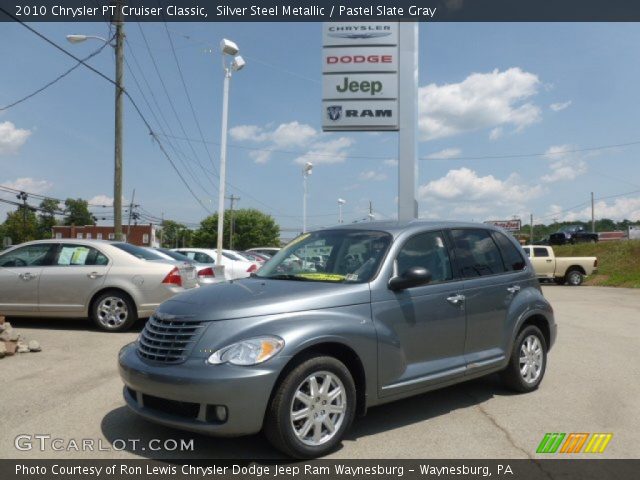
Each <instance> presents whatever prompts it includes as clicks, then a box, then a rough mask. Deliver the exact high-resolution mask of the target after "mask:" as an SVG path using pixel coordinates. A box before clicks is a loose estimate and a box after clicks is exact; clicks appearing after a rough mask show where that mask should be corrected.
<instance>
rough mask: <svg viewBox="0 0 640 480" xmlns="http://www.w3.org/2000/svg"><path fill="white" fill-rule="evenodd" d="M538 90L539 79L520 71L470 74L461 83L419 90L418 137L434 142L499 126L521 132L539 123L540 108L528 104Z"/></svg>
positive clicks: (430, 85)
mask: <svg viewBox="0 0 640 480" xmlns="http://www.w3.org/2000/svg"><path fill="white" fill-rule="evenodd" d="M539 87H540V80H539V78H538V76H537V75H535V74H533V73H529V72H525V71H523V70H522V69H520V68H510V69H508V70H505V71H503V72H501V71H499V70H497V69H496V70H493V71H492V72H490V73H473V74H471V75H469V76H468V77H467V78H466V79H464V80H463V81H462V82H460V83H450V84H445V85H436V84H434V83H432V84H429V85H426V86H424V87H420V89H419V91H418V102H419V108H420V113H419V120H418V123H419V128H420V132H421V138H422V140H425V141H426V140H433V139H436V138H443V137H449V136H453V135H457V134H460V133H464V132H470V131H474V130H480V129H484V128H494V129H495V128H496V127H499V126H512V127H514V128H515V130H516V131H520V130H522V129H523V128H525V127H527V126H529V125H531V124H533V123H535V122H538V121H539V120H540V117H541V112H540V108H539V107H537V106H536V105H534V104H532V103H530V102H529V101H528V100H529V99H530V98H531V97H533V96H534V95H536V94H537V92H538V88H539Z"/></svg>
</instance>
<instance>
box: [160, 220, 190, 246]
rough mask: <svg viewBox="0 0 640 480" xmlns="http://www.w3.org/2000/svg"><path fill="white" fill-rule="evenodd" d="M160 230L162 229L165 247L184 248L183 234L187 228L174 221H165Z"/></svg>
mask: <svg viewBox="0 0 640 480" xmlns="http://www.w3.org/2000/svg"><path fill="white" fill-rule="evenodd" d="M160 228H161V229H162V246H163V247H168V248H175V247H178V246H182V236H183V235H182V232H183V231H184V230H186V228H187V227H185V226H184V225H182V224H181V223H178V222H174V221H173V220H164V221H163V222H162V225H161V226H160ZM185 245H186V242H185Z"/></svg>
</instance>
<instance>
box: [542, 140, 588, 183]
mask: <svg viewBox="0 0 640 480" xmlns="http://www.w3.org/2000/svg"><path fill="white" fill-rule="evenodd" d="M575 149H576V147H575V146H574V145H554V146H551V147H549V148H548V149H547V151H546V152H545V153H546V155H547V158H548V159H549V161H550V163H549V169H550V172H549V173H548V174H546V175H543V176H542V177H541V180H542V181H543V182H546V183H554V182H559V181H562V180H574V179H575V178H577V177H579V176H580V175H582V174H584V173H586V171H587V164H586V162H585V161H584V160H583V159H582V158H581V157H580V155H579V153H578V152H572V151H571V150H575Z"/></svg>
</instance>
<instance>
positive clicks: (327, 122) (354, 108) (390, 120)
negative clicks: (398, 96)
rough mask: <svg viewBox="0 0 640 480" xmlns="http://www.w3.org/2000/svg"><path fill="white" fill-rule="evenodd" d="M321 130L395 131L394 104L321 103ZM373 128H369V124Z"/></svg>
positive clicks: (349, 101)
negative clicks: (372, 125)
mask: <svg viewBox="0 0 640 480" xmlns="http://www.w3.org/2000/svg"><path fill="white" fill-rule="evenodd" d="M322 108H323V111H324V112H325V113H324V117H323V119H322V124H323V129H324V130H325V131H332V130H395V129H396V128H397V125H396V124H397V121H398V118H397V116H398V106H397V103H396V102H389V101H385V100H381V101H371V102H362V101H359V100H347V101H344V102H340V103H337V102H331V101H326V102H323V104H322ZM372 123H373V124H374V128H371V124H372Z"/></svg>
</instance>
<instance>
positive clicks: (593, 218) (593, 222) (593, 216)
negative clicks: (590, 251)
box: [591, 192, 596, 233]
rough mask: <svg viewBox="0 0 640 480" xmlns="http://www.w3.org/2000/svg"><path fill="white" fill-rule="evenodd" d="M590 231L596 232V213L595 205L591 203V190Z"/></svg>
mask: <svg viewBox="0 0 640 480" xmlns="http://www.w3.org/2000/svg"><path fill="white" fill-rule="evenodd" d="M591 231H592V232H593V233H596V215H595V207H594V205H593V192H591Z"/></svg>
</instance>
